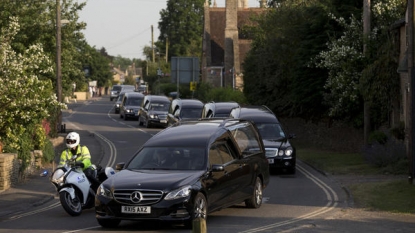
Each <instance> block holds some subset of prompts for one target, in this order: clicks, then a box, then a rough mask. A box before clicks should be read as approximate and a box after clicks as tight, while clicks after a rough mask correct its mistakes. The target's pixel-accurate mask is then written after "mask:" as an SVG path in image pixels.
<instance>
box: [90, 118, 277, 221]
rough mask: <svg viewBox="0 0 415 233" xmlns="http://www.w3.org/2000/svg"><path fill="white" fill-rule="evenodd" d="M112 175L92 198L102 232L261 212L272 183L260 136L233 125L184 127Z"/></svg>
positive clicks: (208, 122) (164, 134)
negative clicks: (126, 225) (234, 211)
mask: <svg viewBox="0 0 415 233" xmlns="http://www.w3.org/2000/svg"><path fill="white" fill-rule="evenodd" d="M116 170H118V171H119V172H117V173H116V174H115V175H114V176H111V177H110V178H109V179H107V180H106V181H105V182H103V183H102V184H101V185H100V187H99V188H98V190H97V195H96V196H95V213H96V215H95V216H96V219H97V221H98V223H99V224H100V225H101V226H103V227H116V226H118V225H119V223H120V222H121V221H122V220H136V221H159V220H161V221H168V222H172V223H173V222H174V223H183V224H184V225H185V227H189V228H191V226H192V222H193V220H194V219H196V218H203V219H206V218H207V216H208V214H209V213H212V212H214V211H218V210H221V209H223V208H227V207H230V206H232V205H235V204H239V203H241V202H245V205H246V207H248V208H260V206H261V204H262V199H263V190H264V189H265V188H266V187H267V186H268V184H269V177H270V175H269V168H268V161H267V159H266V157H265V151H264V146H263V144H262V140H261V139H260V136H259V134H258V131H257V130H256V128H255V127H254V126H253V124H252V123H250V122H249V121H245V120H235V119H224V120H219V119H215V120H213V119H204V120H201V121H182V122H180V123H178V124H175V125H173V126H172V127H169V128H167V129H165V130H163V131H160V132H159V133H157V134H156V135H154V136H153V137H152V138H150V139H149V140H148V141H147V142H146V143H145V144H144V145H143V146H142V147H141V148H140V149H139V151H138V152H136V154H135V155H133V157H132V158H131V159H130V160H129V161H128V162H127V163H119V164H117V165H116Z"/></svg>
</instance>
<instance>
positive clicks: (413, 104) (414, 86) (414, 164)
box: [406, 0, 415, 184]
mask: <svg viewBox="0 0 415 233" xmlns="http://www.w3.org/2000/svg"><path fill="white" fill-rule="evenodd" d="M407 13H408V22H407V23H408V25H407V38H408V52H407V53H408V82H409V87H410V89H409V93H408V95H409V96H408V99H409V103H408V106H409V111H408V114H409V116H408V119H407V120H408V122H407V126H406V131H407V132H406V135H407V139H408V140H407V143H408V146H407V156H408V159H409V172H408V173H409V176H408V182H409V184H414V176H415V171H414V169H415V158H414V157H415V156H414V152H415V151H414V132H415V124H414V122H413V114H415V112H414V109H415V99H414V98H415V95H414V91H415V80H414V25H415V23H414V0H410V1H408V9H407Z"/></svg>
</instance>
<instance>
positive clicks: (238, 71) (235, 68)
mask: <svg viewBox="0 0 415 233" xmlns="http://www.w3.org/2000/svg"><path fill="white" fill-rule="evenodd" d="M265 6H266V0H261V2H260V6H259V7H256V8H249V7H248V0H226V6H225V7H217V5H216V0H214V1H213V4H212V6H210V5H209V1H208V0H206V2H205V12H204V16H205V17H204V20H205V22H204V34H203V54H202V62H201V64H202V81H204V82H208V83H211V84H212V85H213V86H215V87H233V88H235V89H239V90H241V89H242V88H243V78H242V77H243V67H242V63H243V61H244V59H245V56H246V54H247V52H248V51H249V49H250V48H251V47H250V46H251V40H250V39H249V38H245V36H244V35H243V33H241V30H242V28H243V27H244V25H248V24H250V23H251V20H250V19H251V17H252V16H254V15H258V14H262V13H263V12H265V11H266V8H265Z"/></svg>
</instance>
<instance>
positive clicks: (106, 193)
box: [97, 184, 112, 198]
mask: <svg viewBox="0 0 415 233" xmlns="http://www.w3.org/2000/svg"><path fill="white" fill-rule="evenodd" d="M97 194H98V195H101V196H103V197H106V198H112V194H111V191H110V190H109V189H107V188H105V187H104V185H102V184H101V185H100V186H99V187H98V190H97Z"/></svg>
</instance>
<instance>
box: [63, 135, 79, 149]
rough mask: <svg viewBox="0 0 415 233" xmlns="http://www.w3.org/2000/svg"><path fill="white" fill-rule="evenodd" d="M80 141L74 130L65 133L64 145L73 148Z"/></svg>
mask: <svg viewBox="0 0 415 233" xmlns="http://www.w3.org/2000/svg"><path fill="white" fill-rule="evenodd" d="M80 141H81V139H80V137H79V134H78V133H76V132H70V133H68V135H66V147H68V148H69V149H73V148H75V147H77V146H78V145H79V142H80Z"/></svg>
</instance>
